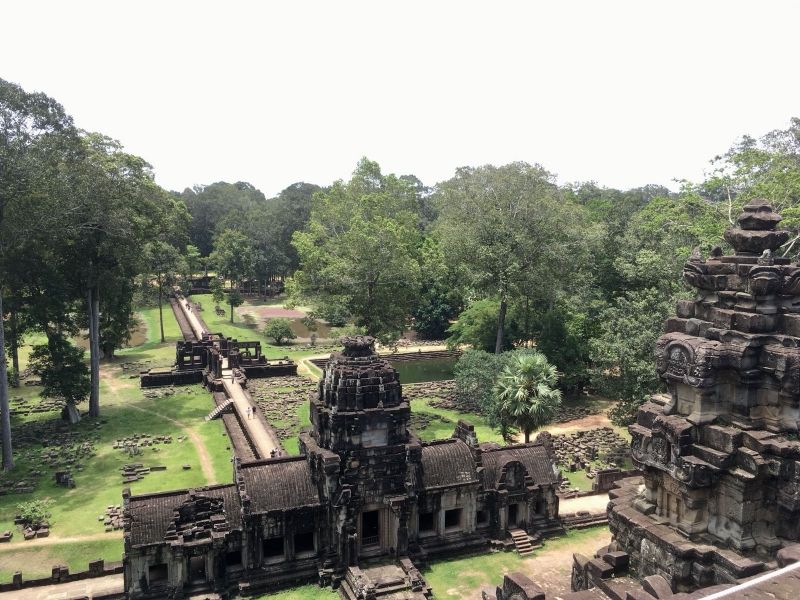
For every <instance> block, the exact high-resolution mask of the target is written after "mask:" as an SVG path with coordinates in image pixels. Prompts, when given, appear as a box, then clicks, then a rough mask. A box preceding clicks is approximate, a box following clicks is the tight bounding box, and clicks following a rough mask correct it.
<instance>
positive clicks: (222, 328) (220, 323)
mask: <svg viewBox="0 0 800 600" xmlns="http://www.w3.org/2000/svg"><path fill="white" fill-rule="evenodd" d="M192 300H194V301H195V302H200V304H201V305H202V307H203V311H202V312H201V313H200V316H201V317H202V318H203V321H205V322H206V325H208V328H209V329H210V330H211V332H212V333H221V334H222V335H224V336H225V337H233V338H236V339H237V340H242V341H248V342H250V341H252V342H255V341H259V342H261V350H262V352H263V353H264V356H266V357H267V358H283V357H284V356H288V357H289V358H291V359H293V360H294V361H296V362H298V361H299V360H300V359H301V358H304V357H306V356H314V355H317V354H324V353H325V351H320V350H319V349H315V348H310V349H303V350H297V351H290V350H289V349H290V348H291V345H283V346H277V345H275V344H274V343H273V341H272V340H270V338H267V337H266V336H265V335H263V334H262V333H261V331H259V329H258V327H257V325H256V324H255V323H254V322H253V320H252V318H250V319H247V318H245V317H244V316H242V314H241V313H240V312H239V311H236V310H235V311H234V322H233V323H231V316H230V315H231V313H230V306H226V310H225V315H224V316H218V315H217V314H216V312H215V311H214V301H213V300H212V298H211V295H210V294H192ZM282 303H283V300H282V299H277V300H276V299H274V298H273V299H271V300H269V301H267V302H263V301H259V300H254V299H250V298H248V299H246V300H245V303H244V304H243V305H242V306H241V307H239V309H240V310H247V308H248V307H250V306H265V305H271V306H280V305H281V304H282ZM220 306H222V305H220ZM298 310H300V307H298Z"/></svg>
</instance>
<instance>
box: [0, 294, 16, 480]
mask: <svg viewBox="0 0 800 600" xmlns="http://www.w3.org/2000/svg"><path fill="white" fill-rule="evenodd" d="M2 317H3V294H2V293H0V348H2V349H3V351H2V353H0V421H2V424H1V425H0V427H1V428H2V429H0V435H2V437H3V470H4V471H10V470H11V469H13V468H14V456H13V454H12V453H11V409H10V407H9V405H8V375H7V373H6V352H5V347H6V340H5V337H6V336H5V331H4V329H5V325H4V324H3V318H2Z"/></svg>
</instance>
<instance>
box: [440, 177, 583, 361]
mask: <svg viewBox="0 0 800 600" xmlns="http://www.w3.org/2000/svg"><path fill="white" fill-rule="evenodd" d="M553 180H554V176H553V175H552V174H550V173H548V172H547V171H545V170H544V169H543V168H542V167H541V166H539V165H529V164H527V163H512V164H509V165H505V166H503V167H494V166H490V165H489V166H484V167H478V168H472V167H464V168H460V169H458V170H457V171H456V176H455V177H454V178H453V179H451V180H450V181H447V182H445V183H443V184H441V186H440V187H439V191H438V207H439V210H440V216H439V220H438V227H437V229H438V233H439V235H440V236H441V240H442V248H443V250H444V253H445V256H446V257H447V258H448V260H449V261H452V262H453V263H454V264H459V265H461V266H462V268H463V271H464V272H465V273H470V274H471V276H472V280H473V284H474V285H475V287H476V289H477V290H479V291H480V292H481V293H482V294H484V297H492V298H496V299H497V300H498V301H499V303H500V308H499V311H498V317H497V325H496V336H495V352H496V353H500V352H502V350H503V349H504V347H505V345H506V342H505V339H504V331H505V320H506V315H507V313H508V307H509V303H510V302H511V301H512V300H514V299H515V298H520V297H522V296H523V295H525V294H526V293H531V292H534V291H539V292H542V293H548V294H549V293H550V290H553V289H556V288H557V287H558V284H559V277H561V275H562V273H564V271H565V269H567V268H570V267H572V266H573V265H575V264H580V259H579V257H580V256H581V255H582V254H583V253H584V252H583V251H582V247H583V245H584V244H585V240H586V235H587V231H586V230H585V228H584V227H581V226H578V225H576V224H575V220H576V219H577V218H579V217H580V215H581V209H580V207H579V206H577V205H572V204H570V203H568V202H567V201H566V199H565V198H564V197H563V196H562V194H561V193H560V191H559V190H558V188H557V187H556V185H555V184H554V181H553ZM576 258H578V260H577V261H576Z"/></svg>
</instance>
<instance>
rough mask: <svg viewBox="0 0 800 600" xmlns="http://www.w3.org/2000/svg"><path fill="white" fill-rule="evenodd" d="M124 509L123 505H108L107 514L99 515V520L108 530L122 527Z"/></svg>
mask: <svg viewBox="0 0 800 600" xmlns="http://www.w3.org/2000/svg"><path fill="white" fill-rule="evenodd" d="M122 513H123V511H122V507H121V506H115V505H113V504H109V505H108V506H107V507H106V512H105V514H102V515H100V516H98V517H97V520H98V521H99V522H100V523H102V524H103V526H104V527H105V529H106V531H117V530H119V529H122V526H123V519H122V517H123V514H122Z"/></svg>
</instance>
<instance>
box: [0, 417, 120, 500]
mask: <svg viewBox="0 0 800 600" xmlns="http://www.w3.org/2000/svg"><path fill="white" fill-rule="evenodd" d="M105 423H106V421H105V420H103V419H100V420H98V421H96V422H95V423H94V424H92V426H91V428H89V429H88V430H87V429H86V428H81V429H79V430H76V429H75V428H74V427H73V426H71V425H69V424H68V423H65V422H64V421H61V420H60V419H47V420H41V421H29V422H26V423H21V424H20V425H19V426H18V427H16V428H15V431H14V454H15V455H16V458H17V461H18V463H19V464H20V465H25V466H19V467H17V468H16V469H14V470H13V471H10V472H0V496H3V495H6V494H26V493H31V492H33V491H34V490H35V489H36V487H37V485H38V482H39V480H40V479H41V478H42V477H55V472H56V471H62V472H68V473H69V477H68V478H66V479H64V481H65V483H64V484H63V485H69V483H68V482H69V479H72V477H73V474H74V473H75V472H78V471H82V470H83V468H84V463H85V461H86V460H88V459H89V458H91V457H93V456H94V455H95V454H96V444H97V442H98V440H99V438H100V435H99V433H98V430H99V429H100V428H102V427H103V425H104V424H105ZM51 472H52V473H51ZM73 483H74V482H73Z"/></svg>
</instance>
